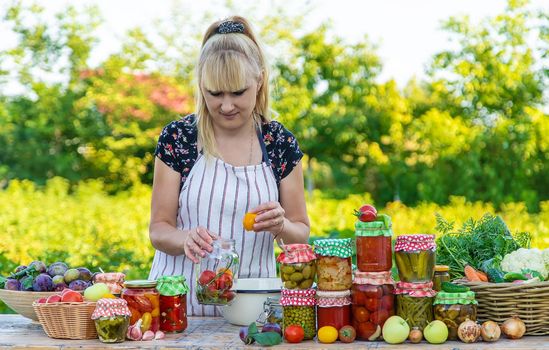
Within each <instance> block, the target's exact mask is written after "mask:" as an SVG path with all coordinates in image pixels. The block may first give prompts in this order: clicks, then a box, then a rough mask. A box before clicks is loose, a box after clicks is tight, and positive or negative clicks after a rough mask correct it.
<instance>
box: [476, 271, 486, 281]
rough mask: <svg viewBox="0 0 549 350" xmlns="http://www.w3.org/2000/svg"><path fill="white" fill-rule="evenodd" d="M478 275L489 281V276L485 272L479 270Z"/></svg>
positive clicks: (482, 279) (481, 278)
mask: <svg viewBox="0 0 549 350" xmlns="http://www.w3.org/2000/svg"><path fill="white" fill-rule="evenodd" d="M477 275H478V278H480V280H481V281H482V282H488V276H487V275H486V274H485V273H484V272H482V271H479V270H477Z"/></svg>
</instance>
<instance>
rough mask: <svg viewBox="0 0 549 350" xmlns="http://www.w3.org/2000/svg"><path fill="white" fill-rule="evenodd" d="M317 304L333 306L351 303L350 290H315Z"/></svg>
mask: <svg viewBox="0 0 549 350" xmlns="http://www.w3.org/2000/svg"><path fill="white" fill-rule="evenodd" d="M316 299H317V305H318V306H319V307H334V306H345V305H350V304H351V291H350V290H343V291H334V292H328V291H320V290H319V291H317V292H316Z"/></svg>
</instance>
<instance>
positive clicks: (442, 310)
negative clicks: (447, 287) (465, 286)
mask: <svg viewBox="0 0 549 350" xmlns="http://www.w3.org/2000/svg"><path fill="white" fill-rule="evenodd" d="M434 314H435V319H437V320H440V321H442V322H444V323H446V326H448V339H449V340H456V339H457V337H458V335H457V331H458V327H459V325H460V324H461V323H462V322H464V321H465V320H467V319H469V320H471V321H476V320H477V301H476V300H475V292H473V291H467V292H463V293H447V292H438V294H437V296H436V298H435V302H434Z"/></svg>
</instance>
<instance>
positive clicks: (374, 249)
mask: <svg viewBox="0 0 549 350" xmlns="http://www.w3.org/2000/svg"><path fill="white" fill-rule="evenodd" d="M380 216H381V215H380ZM382 218H383V220H382V221H371V222H362V221H357V222H356V223H355V236H356V263H357V267H358V270H359V271H362V272H382V271H388V270H390V269H391V267H392V266H393V260H392V259H393V255H392V245H391V239H392V236H393V231H392V229H391V219H390V217H389V216H387V215H383V216H382Z"/></svg>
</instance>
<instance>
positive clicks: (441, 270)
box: [433, 265, 450, 292]
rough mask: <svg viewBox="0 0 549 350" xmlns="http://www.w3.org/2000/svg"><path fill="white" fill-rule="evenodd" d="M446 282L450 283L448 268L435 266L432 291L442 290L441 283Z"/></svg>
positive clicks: (446, 266)
mask: <svg viewBox="0 0 549 350" xmlns="http://www.w3.org/2000/svg"><path fill="white" fill-rule="evenodd" d="M448 281H450V267H449V266H448V265H435V275H434V276H433V289H434V290H436V291H437V292H440V291H441V290H442V282H448Z"/></svg>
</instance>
